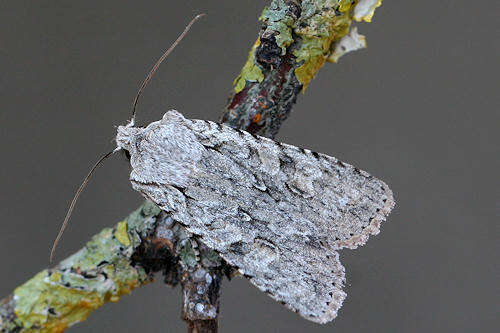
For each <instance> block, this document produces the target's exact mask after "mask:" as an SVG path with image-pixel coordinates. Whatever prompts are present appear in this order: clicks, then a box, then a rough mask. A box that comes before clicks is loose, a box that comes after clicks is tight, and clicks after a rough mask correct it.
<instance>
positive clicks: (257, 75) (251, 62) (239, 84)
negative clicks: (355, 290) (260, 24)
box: [233, 38, 264, 93]
mask: <svg viewBox="0 0 500 333" xmlns="http://www.w3.org/2000/svg"><path fill="white" fill-rule="evenodd" d="M259 45H260V38H257V41H256V42H255V43H254V44H253V47H252V49H251V50H250V53H249V54H248V60H247V62H246V63H245V66H243V69H242V70H241V73H240V75H238V77H237V78H236V79H235V80H234V82H233V84H234V91H235V92H236V93H239V92H240V91H242V90H243V88H245V85H246V82H247V81H249V82H262V80H264V74H263V73H262V71H261V69H260V67H259V66H258V65H257V64H256V63H255V50H256V49H257V47H258V46H259Z"/></svg>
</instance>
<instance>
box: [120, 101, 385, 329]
mask: <svg viewBox="0 0 500 333" xmlns="http://www.w3.org/2000/svg"><path fill="white" fill-rule="evenodd" d="M116 143H117V146H118V149H124V150H126V151H128V153H129V154H130V164H131V173H130V181H131V183H132V186H133V188H134V189H135V190H137V191H139V192H140V193H141V194H142V195H143V196H144V197H146V198H147V199H149V200H151V201H153V202H154V203H155V204H157V205H158V206H159V207H160V208H161V209H162V210H164V211H166V212H168V213H170V215H171V217H172V218H173V219H174V220H175V221H177V222H178V223H180V224H182V225H183V226H185V227H186V228H187V230H188V231H189V232H191V233H193V234H194V235H196V236H197V238H198V239H199V240H200V241H202V242H203V243H205V244H206V245H207V246H208V247H210V248H212V249H214V250H215V251H217V252H218V253H219V254H220V256H221V257H222V258H224V259H225V260H226V261H227V262H228V263H229V264H230V265H232V266H234V267H236V268H237V269H238V271H239V272H240V273H241V274H242V275H244V276H245V277H247V278H248V279H249V280H250V281H251V282H252V283H253V284H254V285H255V286H256V287H257V288H259V289H260V290H262V291H264V292H266V293H268V294H270V295H271V297H272V298H274V299H275V300H277V301H279V302H281V303H283V304H284V305H285V306H287V307H288V308H290V309H291V310H293V311H296V312H298V313H299V314H300V315H301V316H303V317H304V318H306V319H308V320H311V321H314V322H318V323H326V322H328V321H331V320H332V319H333V318H335V317H336V315H337V311H338V310H339V308H340V307H341V305H342V302H343V300H344V299H345V297H346V293H345V292H344V291H343V290H342V288H343V284H344V281H345V270H344V267H343V266H342V264H341V263H340V261H339V255H338V253H337V250H339V249H342V248H351V249H354V248H356V247H358V246H359V245H362V244H364V243H365V242H366V240H367V239H368V237H369V235H375V234H377V233H378V232H379V228H380V224H381V223H382V221H384V220H385V219H386V216H387V215H388V214H389V212H390V211H391V210H392V208H393V207H394V199H393V195H392V192H391V190H390V189H389V187H388V186H387V185H386V184H385V183H384V182H382V181H380V180H378V179H376V178H374V177H372V176H371V175H369V174H368V173H366V172H365V171H362V170H359V169H357V168H355V167H353V166H351V165H349V164H347V163H343V162H341V161H339V160H338V159H336V158H334V157H330V156H327V155H324V154H319V153H315V152H312V151H310V150H307V149H302V148H298V147H295V146H292V145H288V144H284V143H279V142H275V141H273V140H271V139H267V138H264V137H260V136H255V135H252V134H250V133H248V132H245V131H242V130H236V129H233V128H231V127H229V126H226V125H223V124H218V123H214V122H211V121H206V120H191V119H186V118H184V117H183V116H182V115H181V114H180V113H179V112H177V111H168V112H167V113H165V115H164V116H163V118H162V119H161V120H159V121H156V122H153V123H151V124H149V125H148V126H146V127H143V128H138V127H134V126H133V122H130V123H129V124H128V125H125V126H119V127H118V133H117V136H116Z"/></svg>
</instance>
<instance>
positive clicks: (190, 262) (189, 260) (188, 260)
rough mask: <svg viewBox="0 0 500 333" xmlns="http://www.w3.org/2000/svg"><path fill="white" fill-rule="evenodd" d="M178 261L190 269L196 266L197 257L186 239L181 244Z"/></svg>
mask: <svg viewBox="0 0 500 333" xmlns="http://www.w3.org/2000/svg"><path fill="white" fill-rule="evenodd" d="M179 259H180V260H181V262H182V263H183V264H185V265H186V266H188V267H191V268H193V267H196V266H197V265H198V255H197V253H196V251H195V249H194V248H193V245H192V244H191V241H190V240H189V239H186V240H185V241H184V242H183V243H182V247H181V249H180V251H179Z"/></svg>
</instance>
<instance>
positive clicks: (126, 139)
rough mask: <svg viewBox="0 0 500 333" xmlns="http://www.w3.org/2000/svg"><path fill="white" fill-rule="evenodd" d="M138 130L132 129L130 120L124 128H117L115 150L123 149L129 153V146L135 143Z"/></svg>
mask: <svg viewBox="0 0 500 333" xmlns="http://www.w3.org/2000/svg"><path fill="white" fill-rule="evenodd" d="M139 132H140V129H139V128H137V127H134V121H133V120H131V121H130V122H129V123H128V124H127V125H125V126H118V129H117V131H116V150H120V149H123V150H125V151H127V152H129V151H130V148H131V145H132V144H133V142H134V141H135V138H136V136H137V134H138V133H139Z"/></svg>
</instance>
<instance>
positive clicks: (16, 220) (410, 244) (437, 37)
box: [0, 0, 500, 332]
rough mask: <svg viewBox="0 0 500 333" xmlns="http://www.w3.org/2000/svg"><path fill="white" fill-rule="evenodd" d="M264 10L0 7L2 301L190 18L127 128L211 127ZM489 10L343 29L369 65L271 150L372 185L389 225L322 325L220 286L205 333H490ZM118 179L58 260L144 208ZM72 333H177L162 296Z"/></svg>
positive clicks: (214, 5)
mask: <svg viewBox="0 0 500 333" xmlns="http://www.w3.org/2000/svg"><path fill="white" fill-rule="evenodd" d="M268 3H269V1H268V0H258V1H256V0H248V1H247V0H238V1H235V0H218V1H206V0H205V1H201V0H197V1H194V0H193V1H124V0H120V1H88V0H87V1H54V0H53V1H21V0H15V1H13V0H8V1H7V0H2V1H0V71H1V76H0V103H1V107H0V122H1V130H0V154H1V156H2V157H1V160H2V167H1V168H0V212H1V213H0V214H1V216H2V222H1V232H0V260H1V262H2V265H1V274H0V279H1V283H0V297H3V296H6V295H8V294H9V293H11V292H12V290H13V289H14V288H15V287H16V286H17V285H19V284H21V283H23V282H24V281H26V280H27V279H29V278H30V277H31V276H33V275H34V274H35V273H36V272H38V271H40V270H41V269H43V268H45V267H46V265H47V260H48V255H49V248H50V245H51V243H52V241H53V240H54V237H55V235H56V233H57V230H58V228H59V225H60V223H61V220H62V218H63V217H64V214H65V212H66V208H67V206H68V203H69V201H70V200H71V197H72V195H73V193H74V190H75V188H76V187H77V185H78V184H79V183H80V181H81V179H82V178H83V176H84V175H85V174H86V172H87V171H88V169H89V167H90V166H91V165H92V163H93V162H94V161H95V159H96V157H97V156H98V155H100V154H101V153H103V152H106V151H109V150H110V149H111V148H113V147H114V145H113V143H112V140H113V138H114V135H115V126H116V125H119V124H124V123H125V121H126V120H127V119H128V118H129V116H130V106H131V103H132V100H133V98H134V96H135V94H136V91H137V88H138V86H139V84H140V82H141V81H142V79H143V78H144V76H145V75H146V74H147V72H148V70H149V69H150V67H151V65H152V64H153V62H154V60H155V59H156V58H157V57H159V56H160V54H161V52H162V51H163V50H164V49H165V48H166V47H167V46H168V45H169V44H170V43H171V42H172V41H173V40H174V39H175V37H176V36H177V35H178V33H179V32H180V31H181V30H182V29H183V28H184V25H185V24H186V23H187V22H188V21H189V19H191V18H192V17H193V16H194V15H195V14H197V13H200V12H205V13H207V14H208V15H207V17H205V18H203V19H202V20H201V21H200V22H199V23H197V24H196V25H195V26H194V28H193V30H192V32H191V33H190V34H189V35H188V36H187V38H186V39H185V40H184V41H183V42H182V44H181V45H180V46H179V47H178V48H177V49H176V50H175V51H174V53H173V54H172V55H171V57H170V58H169V59H168V61H167V63H166V64H164V65H163V66H162V67H161V68H160V70H159V71H158V73H157V75H156V76H155V78H154V79H153V81H152V82H151V84H150V85H149V87H148V88H147V89H146V91H145V93H144V95H143V99H142V100H141V102H140V105H139V115H138V119H139V122H140V123H142V124H145V123H147V122H150V121H152V120H156V119H159V118H160V117H161V116H162V114H163V113H164V112H165V111H166V110H168V109H170V108H176V109H178V110H179V111H182V112H183V113H184V115H186V116H187V117H192V118H203V119H210V120H217V119H218V118H219V115H220V114H221V111H222V109H223V107H224V105H225V102H226V98H227V96H228V94H229V92H230V90H231V88H232V85H231V82H232V80H233V79H234V78H235V77H236V75H237V74H238V73H239V71H240V69H241V66H242V65H243V63H244V62H245V60H246V56H247V54H248V51H249V49H250V46H251V45H252V43H253V42H254V41H255V39H256V36H257V32H258V29H259V23H258V22H257V17H258V16H259V15H260V12H261V11H262V9H263V8H264V6H265V5H266V4H268ZM495 6H496V8H494V7H495ZM499 11H500V8H499V6H498V5H497V4H496V2H494V1H489V5H487V1H477V2H471V1H465V0H460V1H458V0H454V1H451V0H450V1H436V0H432V1H431V0H423V1H388V0H386V1H384V4H383V6H382V7H380V8H379V9H378V10H377V11H376V14H375V17H374V22H373V23H371V24H366V23H364V24H359V25H358V26H359V30H360V32H361V33H362V34H365V35H366V36H367V39H368V49H366V50H362V51H360V52H357V53H353V54H349V55H348V56H345V57H344V58H342V59H341V60H340V63H339V64H337V65H334V64H328V65H326V66H325V67H324V68H323V69H322V70H321V71H320V73H319V75H318V77H317V78H316V79H315V80H314V81H313V82H312V84H311V85H310V86H309V88H308V90H307V92H306V94H305V95H301V96H300V97H299V100H298V103H297V105H296V107H295V109H294V112H293V114H292V116H291V117H290V119H289V120H288V121H287V122H286V123H285V124H284V126H283V128H282V130H281V132H280V134H279V136H278V137H277V139H278V140H280V141H284V142H287V143H291V144H295V145H300V146H303V147H308V148H311V149H313V150H316V151H318V152H323V153H327V154H329V155H333V156H336V157H338V158H340V159H341V160H344V161H346V162H349V163H352V164H354V165H356V166H358V167H360V168H361V169H364V170H367V171H368V172H370V173H371V174H373V175H375V176H377V177H379V178H381V179H383V180H384V181H386V182H387V183H388V184H389V185H390V186H391V188H392V189H393V191H394V193H395V196H396V200H397V206H396V209H395V210H394V211H393V213H392V214H391V215H390V217H389V220H388V222H387V223H386V224H384V225H383V228H382V232H381V234H380V235H378V236H376V237H372V238H371V239H370V241H369V242H368V244H367V245H366V246H364V247H362V248H360V249H358V250H356V251H351V250H345V251H342V253H341V257H342V262H343V264H344V266H345V267H346V273H347V285H346V291H347V293H348V297H347V299H346V301H345V303H344V306H343V308H342V309H341V311H340V314H339V317H338V318H337V319H336V320H335V321H334V322H333V323H330V324H327V325H324V326H320V325H317V324H314V323H310V322H308V321H306V320H304V319H302V318H301V317H299V316H298V315H296V314H295V313H292V312H290V311H288V310H287V309H285V308H284V307H283V306H281V305H280V304H278V303H276V302H274V301H273V300H272V299H271V298H270V297H268V296H267V295H265V294H263V293H261V292H259V291H258V290H257V289H256V288H254V287H253V286H252V285H250V284H249V283H248V282H247V281H246V280H245V279H234V280H233V281H230V282H228V281H225V282H224V286H223V289H222V293H223V295H222V306H221V315H220V331H221V332H235V331H238V332H332V331H334V330H335V332H361V331H364V332H471V331H480V332H496V329H495V327H497V329H498V325H500V322H499V319H498V308H499V304H498V296H499V288H498V277H499V271H498V238H499V237H498V236H499V232H498V231H499V230H498V220H499V199H500V194H499V191H498V187H499V174H498V170H499V167H500V163H499V149H498V146H499V142H500V140H499V139H500V138H499V135H498V133H497V132H498V131H499V124H500V122H499V120H500V118H499V116H498V112H499V104H500V103H499V97H498V77H499V62H498V61H499V51H500V50H499V39H498V37H499V32H500V30H499V24H498V16H497V15H498V13H499ZM128 172H129V167H128V162H127V161H126V159H125V158H124V157H114V158H112V159H110V160H109V161H108V162H107V163H106V164H105V165H104V167H103V168H102V169H100V170H99V171H98V172H97V173H96V175H95V177H94V179H93V180H92V181H91V182H90V184H89V186H88V187H87V189H86V190H85V192H84V194H83V195H82V197H81V199H80V202H79V203H78V205H77V208H76V211H75V213H74V215H73V218H72V221H71V226H70V228H69V230H68V231H67V233H66V235H65V237H64V239H63V241H62V243H61V246H60V247H59V249H58V252H57V258H58V259H62V258H64V257H66V256H68V255H69V254H71V253H73V252H75V251H76V250H78V249H79V248H81V247H82V246H83V244H84V243H85V242H86V241H87V240H89V239H90V237H91V236H92V235H94V234H95V233H97V232H98V231H100V230H101V229H102V228H104V227H106V226H112V225H114V224H115V223H116V222H118V221H119V220H120V219H122V218H123V217H124V216H126V215H127V214H128V213H129V212H130V211H131V210H132V209H135V208H136V207H137V206H138V205H139V204H140V203H141V202H142V198H141V197H140V195H139V194H138V193H135V192H134V191H133V190H132V189H131V186H130V184H129V182H128ZM159 280H161V279H159ZM73 331H74V332H111V331H121V332H137V331H142V332H159V331H169V332H183V331H185V325H184V323H183V322H182V321H181V319H180V292H179V289H173V290H172V289H170V288H168V287H165V286H163V285H162V284H161V283H160V282H157V283H154V284H151V285H149V286H146V287H144V288H140V289H137V290H136V291H135V292H133V293H132V294H131V295H130V296H126V297H124V298H123V299H122V301H120V302H119V303H117V304H107V305H105V306H104V307H103V308H102V309H100V310H98V311H96V312H95V313H93V314H92V315H91V316H90V317H89V319H88V321H86V322H85V323H82V324H78V325H76V326H74V328H73Z"/></svg>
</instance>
